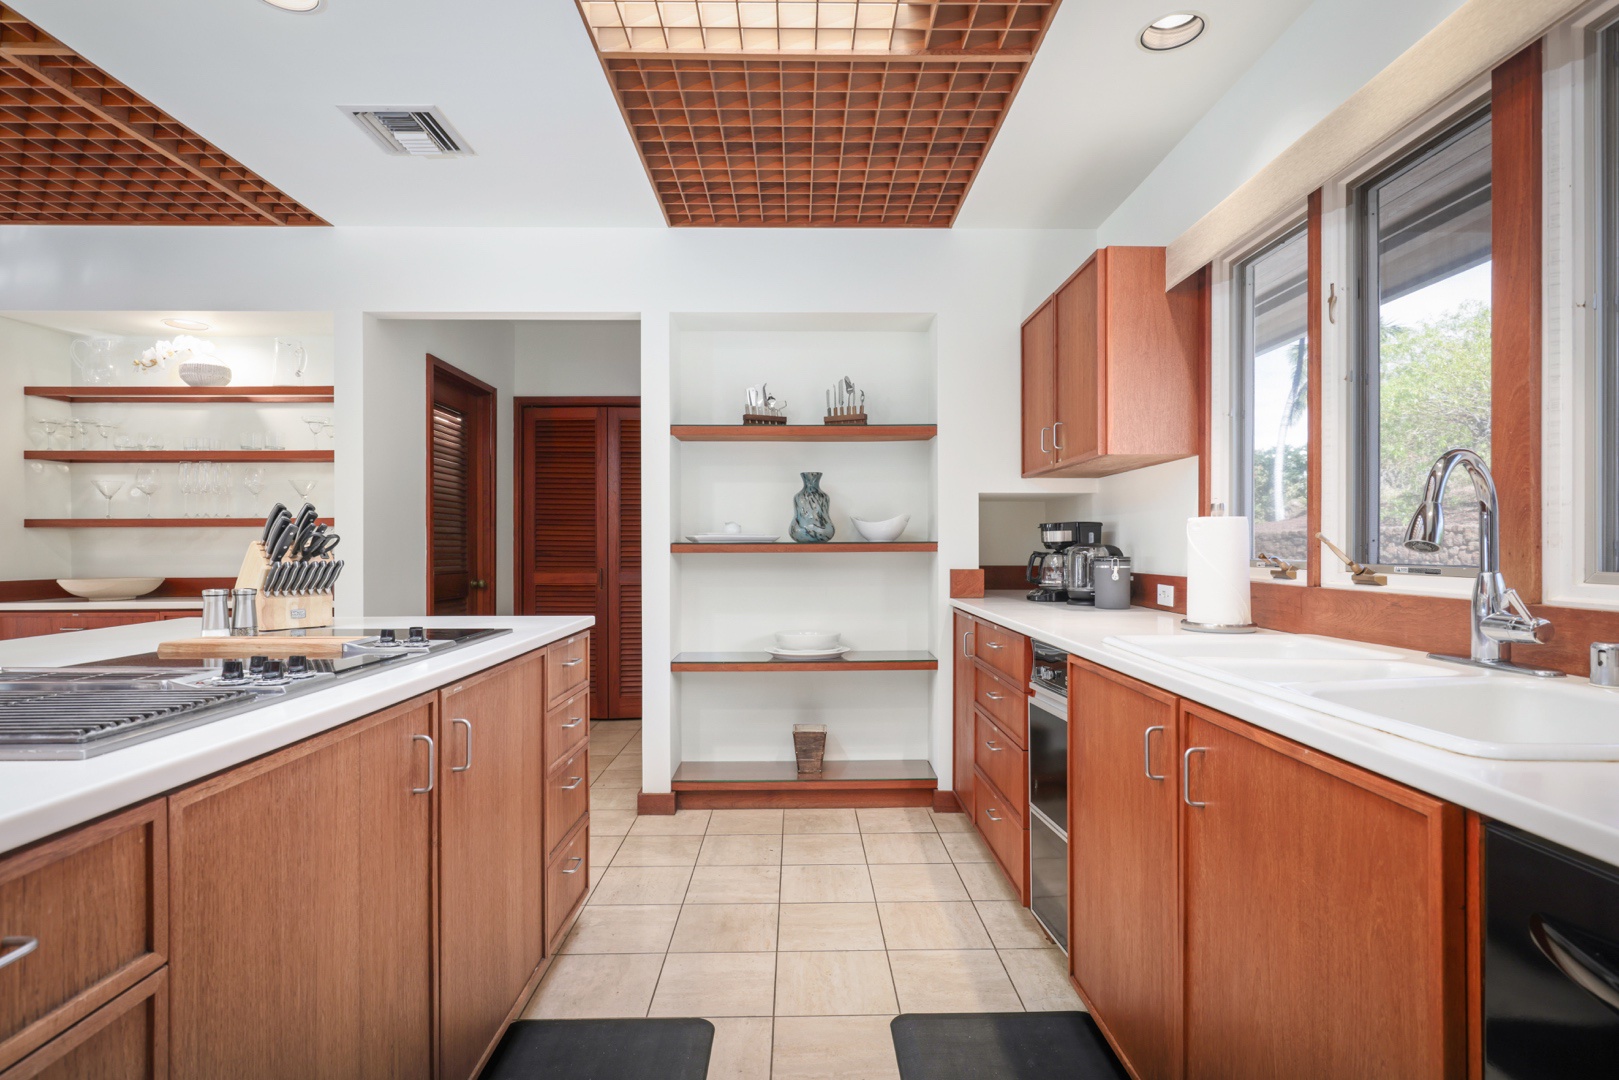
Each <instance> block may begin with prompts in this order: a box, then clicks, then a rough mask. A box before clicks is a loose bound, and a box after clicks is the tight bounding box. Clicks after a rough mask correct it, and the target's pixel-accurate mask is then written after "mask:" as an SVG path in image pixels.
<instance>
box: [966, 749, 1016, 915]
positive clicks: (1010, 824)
mask: <svg viewBox="0 0 1619 1080" xmlns="http://www.w3.org/2000/svg"><path fill="white" fill-rule="evenodd" d="M973 803H974V808H973V822H974V824H976V825H977V826H978V831H979V832H980V833H982V834H983V837H984V839H985V840H987V841H989V849H990V851H992V852H994V854H995V860H996V861H997V862H999V863H1000V864H1001V869H1002V870H1005V871H1006V876H1007V877H1009V878H1011V879H1012V884H1013V885H1014V886H1016V888H1017V891H1018V894H1019V895H1022V894H1023V881H1024V878H1026V877H1027V876H1028V875H1027V874H1026V873H1025V872H1024V865H1023V859H1024V853H1025V852H1026V851H1027V850H1028V847H1027V840H1028V835H1029V834H1028V833H1027V832H1026V831H1025V830H1024V828H1023V826H1022V824H1021V823H1020V822H1019V821H1018V818H1017V815H1016V814H1014V813H1012V809H1011V805H1012V804H1011V800H1010V799H1008V798H1006V796H1004V795H1002V794H1001V793H1000V792H999V791H997V790H995V785H994V784H993V783H991V782H990V779H989V777H988V776H985V775H984V770H982V769H979V770H978V771H977V776H976V777H975V782H974V783H973Z"/></svg>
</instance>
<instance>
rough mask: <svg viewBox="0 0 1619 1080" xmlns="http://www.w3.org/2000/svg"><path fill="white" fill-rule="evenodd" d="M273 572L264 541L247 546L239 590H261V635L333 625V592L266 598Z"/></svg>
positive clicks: (238, 576)
mask: <svg viewBox="0 0 1619 1080" xmlns="http://www.w3.org/2000/svg"><path fill="white" fill-rule="evenodd" d="M320 561H322V562H324V561H326V560H320ZM269 572H270V555H269V553H268V552H267V551H265V550H264V541H262V540H255V541H253V542H252V543H251V544H249V545H247V555H246V556H245V557H244V558H243V559H242V569H241V570H240V571H239V572H238V573H237V575H236V587H237V588H238V589H257V590H258V599H257V615H258V622H259V629H260V630H261V631H263V630H302V629H305V628H306V627H311V626H330V625H332V622H333V619H334V616H333V614H332V594H331V593H330V592H319V593H303V594H300V595H296V596H265V595H264V579H265V576H266V575H268V574H269Z"/></svg>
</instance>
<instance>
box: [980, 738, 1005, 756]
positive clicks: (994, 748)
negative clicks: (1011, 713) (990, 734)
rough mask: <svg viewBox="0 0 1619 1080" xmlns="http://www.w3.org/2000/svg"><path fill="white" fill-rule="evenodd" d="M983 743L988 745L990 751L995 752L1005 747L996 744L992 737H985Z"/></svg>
mask: <svg viewBox="0 0 1619 1080" xmlns="http://www.w3.org/2000/svg"><path fill="white" fill-rule="evenodd" d="M984 745H985V746H987V747H989V748H990V750H991V751H992V752H994V753H997V754H998V753H1000V752H1001V751H1002V750H1004V749H1006V748H1005V747H1004V746H996V745H995V740H994V739H985V740H984Z"/></svg>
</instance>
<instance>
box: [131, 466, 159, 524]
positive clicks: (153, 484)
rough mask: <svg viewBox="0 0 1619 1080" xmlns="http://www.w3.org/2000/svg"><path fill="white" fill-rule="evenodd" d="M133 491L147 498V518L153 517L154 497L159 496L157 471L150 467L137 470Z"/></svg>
mask: <svg viewBox="0 0 1619 1080" xmlns="http://www.w3.org/2000/svg"><path fill="white" fill-rule="evenodd" d="M133 489H134V490H135V491H138V492H140V493H141V494H142V495H144V496H146V516H147V517H151V516H152V496H153V495H156V494H157V489H158V482H157V470H156V469H154V468H152V467H151V466H150V465H142V466H141V467H140V468H138V469H136V470H135V480H134V484H133Z"/></svg>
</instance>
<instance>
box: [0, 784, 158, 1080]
mask: <svg viewBox="0 0 1619 1080" xmlns="http://www.w3.org/2000/svg"><path fill="white" fill-rule="evenodd" d="M166 825H167V819H166V816H165V808H164V803H163V801H162V800H161V799H160V800H158V801H157V802H155V803H148V804H147V805H145V806H141V807H137V808H135V809H134V810H129V811H125V812H124V813H122V814H119V815H117V816H116V817H113V818H109V819H108V820H106V821H102V822H98V823H96V824H94V825H87V826H85V827H84V828H82V829H79V830H77V831H76V832H72V833H69V834H68V835H67V836H65V837H63V838H62V839H60V840H56V841H53V842H51V843H47V844H44V845H42V846H40V847H37V848H33V849H31V850H29V851H25V852H23V853H21V854H18V855H15V856H12V857H11V858H9V859H6V860H4V861H0V936H5V937H25V938H29V939H32V940H37V942H38V945H37V946H36V947H34V948H33V950H32V951H31V952H29V953H28V954H27V955H24V956H20V957H18V958H17V959H15V960H13V961H12V962H11V963H8V964H6V966H5V967H3V968H0V1069H5V1068H6V1067H8V1066H10V1065H12V1064H13V1063H15V1062H16V1061H17V1060H18V1059H19V1058H21V1057H23V1056H24V1055H26V1054H29V1053H32V1052H33V1051H34V1050H37V1049H38V1048H39V1047H40V1046H42V1045H43V1044H44V1043H45V1042H46V1041H47V1040H49V1039H51V1038H54V1037H55V1036H56V1035H58V1034H59V1033H61V1032H62V1031H64V1030H66V1029H67V1028H68V1027H70V1026H72V1025H73V1024H75V1023H77V1022H79V1021H80V1020H82V1019H84V1017H85V1016H87V1015H88V1014H89V1013H90V1012H92V1011H93V1010H95V1009H96V1008H98V1007H100V1006H102V1005H105V1004H106V1003H107V1002H109V1001H111V1000H112V999H113V998H115V997H117V996H118V995H119V994H121V993H123V992H124V991H126V990H128V989H129V988H130V987H132V986H134V985H135V984H136V983H137V982H139V981H140V980H141V979H143V978H145V977H146V976H147V975H150V974H151V973H152V972H154V971H156V970H157V969H158V968H159V967H161V966H162V965H163V963H164V962H165V959H166V955H165V954H166V953H167V952H168V891H167V890H168V851H167V845H168V830H167V827H166ZM25 947H26V946H25ZM17 951H18V950H17V948H16V947H12V948H4V949H0V953H3V954H4V955H5V956H12V955H15V954H16V952H17Z"/></svg>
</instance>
